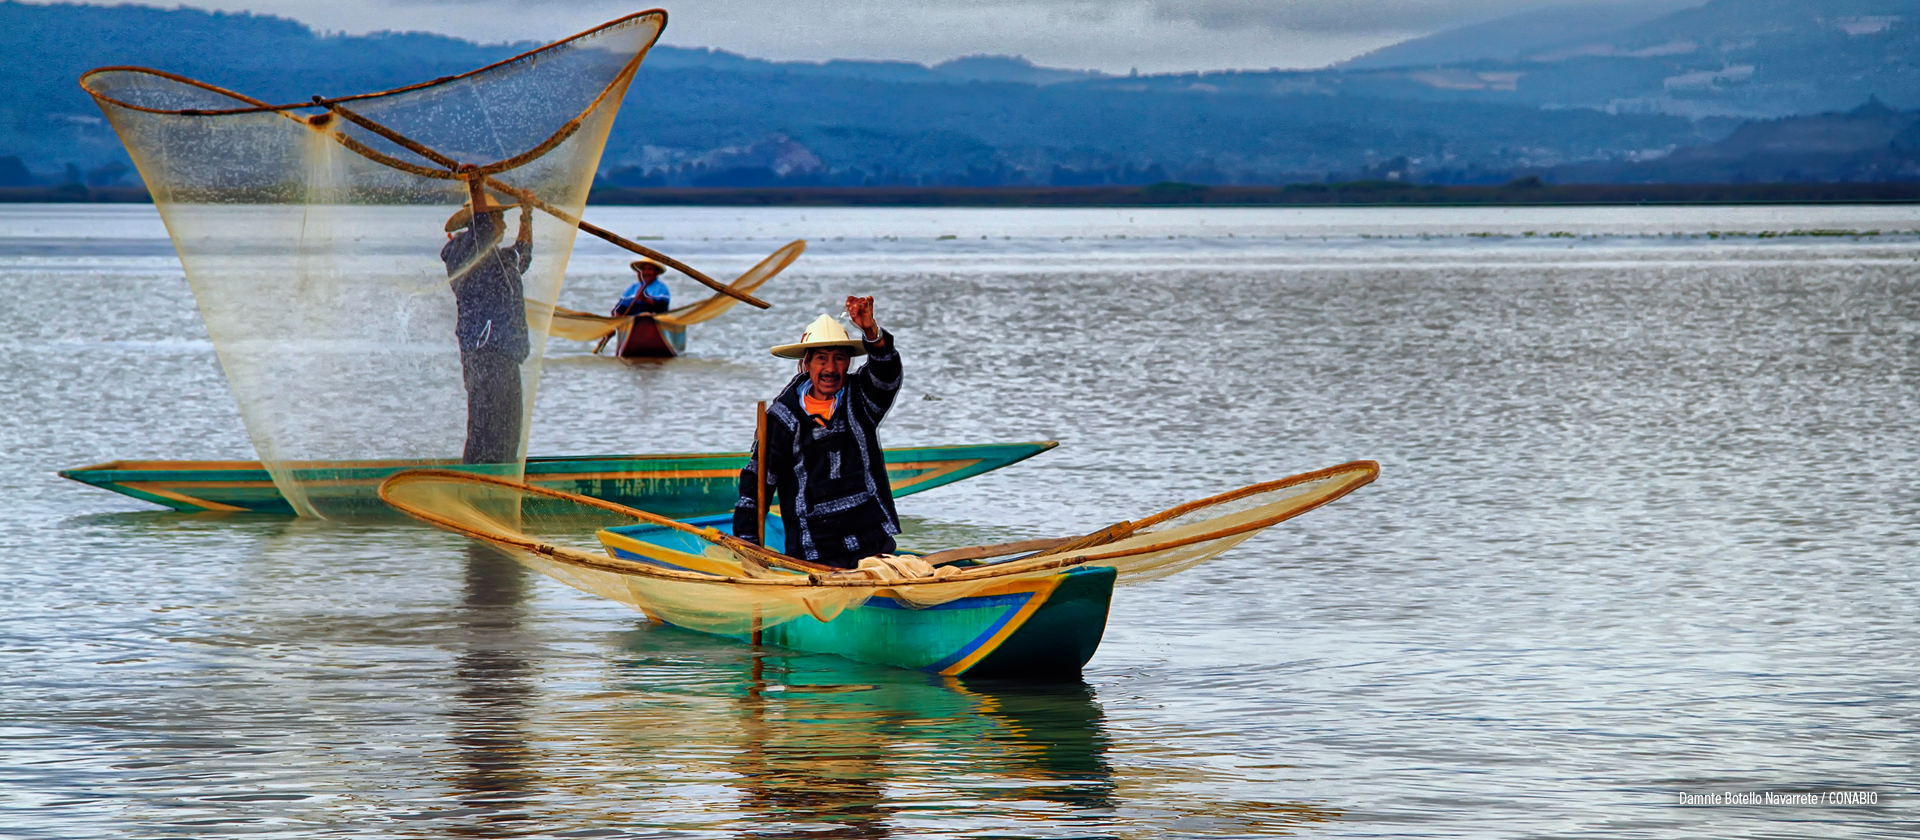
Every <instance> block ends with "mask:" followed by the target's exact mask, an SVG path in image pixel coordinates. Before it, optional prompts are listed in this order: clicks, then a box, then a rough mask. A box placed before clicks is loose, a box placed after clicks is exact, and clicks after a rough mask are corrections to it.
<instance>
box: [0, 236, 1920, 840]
mask: <svg viewBox="0 0 1920 840" xmlns="http://www.w3.org/2000/svg"><path fill="white" fill-rule="evenodd" d="M590 215H591V216H593V217H594V221H597V222H598V223H600V224H602V225H605V226H608V227H611V228H613V229H615V230H619V231H621V232H623V233H627V234H630V235H647V236H659V237H662V241H661V242H660V243H658V244H659V246H660V247H661V248H662V249H663V250H666V251H668V252H670V253H674V254H676V255H678V256H680V257H682V258H683V259H687V260H688V261H690V262H693V263H695V264H696V265H700V266H703V267H705V268H706V269H707V270H708V271H709V272H711V273H715V274H731V273H733V272H737V271H739V270H742V269H744V268H745V267H746V266H748V265H750V264H752V262H754V261H755V260H756V259H757V258H758V257H759V256H760V255H763V254H765V253H766V252H768V251H771V250H772V249H773V248H774V247H776V246H777V245H778V244H780V243H781V242H784V241H786V240H788V239H793V238H807V239H809V240H810V241H811V242H812V246H811V247H810V249H809V250H808V252H807V256H806V257H804V258H803V259H802V261H801V262H800V263H798V264H797V265H796V266H795V267H794V268H793V269H792V270H790V271H789V272H788V274H787V275H785V276H783V277H781V278H780V279H778V280H776V281H774V282H773V283H772V284H771V285H769V286H768V287H767V288H766V289H765V290H764V291H763V295H764V296H765V297H766V298H768V299H769V300H770V301H772V302H773V303H774V304H775V306H776V309H775V310H773V311H772V312H766V313H761V312H756V311H753V310H749V309H746V308H744V307H741V308H736V309H735V310H734V311H733V312H731V313H729V314H728V315H727V316H726V317H725V318H723V319H721V320H719V321H715V322H712V323H709V324H705V325H702V326H701V327H699V328H697V330H696V331H694V332H693V334H692V335H691V338H690V349H691V351H692V352H691V355H690V356H689V357H688V358H683V359H680V360H675V361H672V362H668V363H643V364H628V363H622V362H617V361H613V360H609V359H604V358H595V357H593V356H591V355H589V354H588V353H587V348H586V347H585V346H582V345H574V344H568V343H565V342H555V343H554V344H553V346H551V347H550V348H549V350H548V357H549V362H548V367H547V373H546V377H545V379H544V381H543V383H542V387H541V391H540V396H539V407H538V410H537V412H536V418H535V424H534V429H533V443H532V449H533V451H534V452H536V453H541V454H561V453H587V452H630V451H703V450H730V449H740V448H743V447H744V445H745V444H746V442H747V440H748V438H749V436H750V434H751V430H752V425H753V424H752V420H751V409H752V404H753V401H754V400H756V399H763V398H766V397H768V396H770V395H772V394H773V393H774V391H775V389H776V388H777V387H778V386H779V385H780V384H781V383H782V382H784V381H785V379H786V377H787V373H788V370H789V368H788V367H787V364H786V363H782V362H780V361H779V360H776V359H773V358H771V357H769V356H767V355H766V354H765V350H764V348H765V347H767V346H769V345H771V344H774V343H778V342H784V341H788V340H791V336H792V335H793V334H795V333H797V331H798V330H799V328H800V327H801V326H802V325H803V324H804V323H806V322H807V321H809V320H811V319H812V317H813V316H814V315H815V314H817V313H818V312H820V311H826V310H828V309H829V308H832V307H833V306H834V301H836V300H838V299H839V298H841V297H843V296H844V295H846V294H849V293H872V294H876V295H877V296H878V297H879V315H880V319H881V321H882V322H883V323H885V324H886V325H887V326H888V327H889V328H891V329H892V330H894V331H895V332H896V333H897V335H898V337H899V341H900V345H901V347H902V349H903V351H904V352H905V354H906V359H907V364H908V373H907V377H908V379H907V386H906V387H907V391H906V393H905V395H904V398H903V400H902V402H901V403H900V405H899V407H898V409H897V410H896V413H895V415H894V416H893V417H891V418H890V419H889V421H888V424H887V426H886V427H885V433H884V434H885V437H886V440H887V441H888V443H889V444H890V445H908V444H936V443H961V442H974V441H993V440H1031V439H1056V440H1059V441H1061V442H1062V446H1061V447H1060V448H1059V449H1058V450H1055V451H1053V452H1050V453H1047V454H1045V455H1042V456H1040V457H1038V458H1035V459H1033V460H1031V461H1028V462H1025V463H1022V464H1019V465H1017V466H1015V467H1012V468H1008V469H1005V470H1002V471H1000V472H997V473H993V474H990V475H987V476H983V477H981V478H977V479H973V480H970V481H967V482H963V483H961V484H958V485H955V486H952V487H948V488H944V489H941V490H937V491H934V492H931V493H927V494H924V495H919V496H914V497H911V498H909V499H906V500H903V502H902V504H901V509H902V512H903V514H905V515H906V516H907V517H908V518H909V520H910V521H909V526H910V528H911V529H912V530H913V535H912V541H913V542H915V543H916V544H918V545H921V546H933V545H950V544H955V543H959V542H966V541H984V540H1000V539H1017V538H1023V537H1031V536H1049V535H1058V534H1066V533H1073V532H1079V531H1085V530H1089V529H1092V528H1095V527H1098V526H1101V525H1105V524H1108V523H1110V522H1112V521H1115V520H1119V519H1129V518H1138V517H1139V516H1141V515H1144V514H1146V513H1149V512H1152V511H1154V510H1158V509H1161V508H1165V507H1168V506H1170V505H1173V504H1176V503H1179V502H1182V501H1185V500H1188V499H1192V498H1197V497H1200V496H1203V495H1207V494H1210V493H1214V492H1218V491H1221V490H1224V489H1228V488H1231V487H1234V486H1238V485H1241V484H1245V483H1250V482H1253V481H1259V480H1265V479H1270V478H1275V477H1279V476H1283V475H1288V474H1292V473H1295V472H1300V471H1304V470H1308V469H1314V468H1318V467H1323V466H1328V465H1331V464H1334V463H1338V462H1341V461H1346V460H1350V459H1355V458H1372V459H1376V460H1378V461H1380V462H1381V464H1382V466H1383V473H1382V476H1381V479H1380V481H1379V482H1378V483H1376V484H1374V485H1372V486H1370V487H1367V488H1364V489H1363V490H1361V491H1360V492H1358V493H1356V494H1355V495H1354V496H1352V497H1349V498H1348V499H1346V500H1344V501H1342V502H1339V503H1338V504H1335V505H1333V506H1331V507H1328V508H1325V509H1323V510H1320V511H1316V512H1314V513H1312V514H1310V515H1308V516H1306V517H1303V518H1301V519H1299V520H1296V521H1294V522H1291V523H1288V524H1286V525H1284V526H1282V527H1280V528H1277V529H1275V530H1273V531H1270V532H1268V533H1267V534H1265V535H1263V536H1261V537H1259V538H1257V539H1255V540H1254V541H1252V542H1249V543H1248V544H1246V545H1245V546H1244V547H1242V548H1241V549H1239V550H1237V551H1235V552H1233V553H1231V554H1229V555H1227V556H1225V557H1223V558H1221V559H1219V560H1216V561H1214V562H1213V563H1210V564H1209V565H1206V566H1203V567H1201V568H1199V569H1196V570H1194V571H1191V572H1188V573H1185V574H1182V575H1179V576H1176V577H1173V578H1169V579H1166V580H1162V581H1157V582H1153V583H1150V584H1144V585H1140V586H1137V587H1130V588H1123V589H1121V590H1119V591H1118V592H1117V593H1116V596H1115V604H1114V612H1113V616H1112V622H1111V625H1110V628H1109V631H1108V633H1107V638H1106V642H1105V644H1104V645H1103V646H1102V647H1101V650H1100V652H1099V654H1098V655H1097V656H1096V657H1095V658H1094V660H1093V662H1092V664H1091V665H1090V666H1089V668H1088V671H1087V673H1086V675H1085V679H1084V680H1083V681H1081V682H1075V683H1069V684H1066V685H1052V686H1028V685H1019V684H1013V685H1009V684H996V683H979V682H964V683H963V682H955V681H944V680H941V679H937V678H930V677H927V676H924V675H920V674H916V673H910V672H903V671H894V670H888V669H876V668H870V667H866V666H861V665H857V664H855V663H851V662H847V661H842V660H838V659H835V658H832V657H817V656H795V655H787V654H783V653H780V652H777V651H765V652H763V653H760V654H756V653H755V652H753V651H751V650H749V649H747V648H745V647H742V646H736V645H733V644H729V643H723V642H718V641H714V640H710V639H707V638H703V637H700V636H696V635H693V634H688V633H684V632H680V631H676V630H671V629H659V628H653V627H649V626H648V625H647V624H646V623H645V622H644V620H643V619H641V617H639V616H638V615H636V614H634V613H632V612H630V611H628V610H626V609H625V608H624V607H620V606H618V605H615V604H612V603H609V602H605V601H601V600H596V599H594V598H593V597H591V596H587V595H584V594H581V593H578V592H575V591H574V590H572V589H569V588H567V587H565V586H563V585H561V584H558V583H555V582H553V581H550V580H548V579H546V578H543V577H540V576H537V575H532V574H529V573H525V572H522V571H521V570H520V568H519V567H518V566H517V565H515V564H514V563H512V562H511V561H509V560H505V559H503V558H501V557H498V556H495V555H494V554H492V553H491V550H490V549H485V548H481V547H477V546H474V545H470V544H468V543H466V542H464V541H462V540H461V539H459V538H456V537H452V536H448V535H445V534H442V533H440V532H437V531H432V530H428V529H423V528H419V527H412V526H403V525H343V524H336V523H328V522H317V521H299V520H291V519H276V518H268V517H244V516H239V517H235V516H226V517H222V516H186V515H179V514H172V513H165V512H159V511H155V510H153V509H152V508H150V507H149V506H146V505H144V504H143V503H140V502H137V501H134V500H131V499H126V498H122V497H119V496H115V495H112V494H108V493H104V492H101V491H96V490H92V489H90V488H87V487H84V486H82V485H79V484H74V483H71V482H67V481H64V480H62V479H59V478H57V477H55V476H54V475H53V472H54V471H55V470H57V469H60V468H63V467H71V466H78V465H82V464H89V463H95V462H99V461H105V460H110V459H115V458H141V457H147V458H247V457H251V454H252V453H251V449H250V447H249V445H248V443H247V439H246V435H245V433H244V431H243V429H242V428H241V425H240V422H239V418H238V414H237V411H236V410H235V408H234V406H233V402H232V399H231V397H230V396H229V394H228V392H227V389H226V383H225V380H224V378H223V377H222V375H221V372H220V370H219V367H218V365H217V363H216V361H215V359H214V355H213V352H212V348H211V346H210V345H209V343H208V342H207V339H206V334H205V331H204V329H203V328H202V327H201V326H200V322H199V318H198V315H197V313H196V311H195V308H194V305H193V301H192V298H191V295H190V294H189V292H188V289H187V286H186V283H185V281H184V279H183V278H182V276H181V274H180V270H179V264H178V262H177V261H176V260H175V259H174V257H173V255H172V250H171V247H170V245H169V244H168V242H167V241H166V239H165V234H164V231H163V230H161V228H160V226H159V224H158V220H157V218H156V217H154V216H153V214H152V213H151V211H150V210H148V209H146V208H117V207H98V208H95V207H21V206H6V207H3V208H0V292H3V293H4V295H5V300H6V301H7V302H6V304H5V305H4V306H0V350H3V351H4V352H0V421H4V422H0V442H4V444H5V451H6V452H8V453H9V455H10V457H9V458H7V459H6V461H5V462H4V464H0V486H4V489H5V490H6V491H7V498H8V500H9V504H8V505H6V506H5V507H4V508H0V525H3V526H4V527H0V547H4V548H5V549H6V556H7V558H8V562H7V563H6V564H5V566H4V567H3V568H0V593H4V594H3V595H0V597H3V598H4V604H5V610H4V613H0V616H3V617H4V620H3V621H0V651H4V653H0V733H3V734H4V738H5V742H4V743H5V748H4V750H0V835H6V836H19V837H47V838H56V837H57V838H69V837H108V836H112V837H216V836H247V837H312V836H317V835H322V834H325V835H332V836H379V837H415V836H418V837H447V836H468V837H521V836H555V837H626V836H638V837H687V838H704V837H885V836H913V837H1124V838H1135V837H1138V838H1149V837H1164V836H1221V837H1251V836H1277V835H1289V834H1297V835H1303V836H1329V837H1333V836H1338V837H1349V836H1431V837H1605V838H1616V837H1900V836H1913V835H1914V834H1915V833H1916V832H1920V798H1916V797H1920V791H1916V787H1917V786H1920V769H1917V768H1916V767H1915V763H1914V762H1915V756H1916V755H1917V754H1920V736H1917V735H1916V726H1917V725H1920V689H1917V688H1916V686H1915V676H1916V673H1920V646H1917V645H1916V643H1915V642H1916V630H1915V627H1914V623H1915V620H1916V617H1917V616H1920V571H1917V570H1916V569H1917V567H1916V564H1915V562H1914V561H1915V560H1916V559H1920V548H1917V547H1916V544H1917V543H1920V461H1917V456H1920V432H1917V431H1916V428H1915V423H1914V417H1915V414H1916V411H1917V410H1920V399H1916V394H1920V296H1917V295H1916V292H1917V291H1920V289H1916V285H1917V283H1920V234H1916V233H1915V231H1917V230H1920V208H1871V207H1868V208H1833V207H1829V208H1684V209H1646V208H1629V209H1580V210H1543V209H1525V210H1519V209H1417V210H1407V209H1379V210H1341V209H1314V210H1230V209H1219V210H1153V211H1147V210H1119V211H1112V210H1048V211H1004V210H993V211H975V210H751V211H740V210H730V209H713V210H700V209H691V210H690V209H643V208H633V209H597V210H595V211H594V212H593V213H591V214H590ZM1816 232H1818V233H1819V235H1815V233H1816ZM1780 233H1785V234H1789V235H1784V236H1780V235H1774V234H1780ZM625 262H626V259H625V258H624V257H623V256H621V255H620V254H619V253H616V252H614V251H613V250H611V249H608V248H605V247H603V246H599V245H598V244H592V243H583V244H582V246H581V247H580V249H579V251H578V252H577V254H576V257H575V261H574V265H573V270H572V274H571V277H570V279H569V281H568V288H567V291H566V293H565V294H564V295H563V300H562V302H563V303H564V304H566V305H569V306H573V307H576V308H581V309H600V308H604V307H605V306H606V305H607V304H608V303H609V302H610V301H611V300H612V299H613V297H614V296H616V295H617V293H618V291H619V290H620V288H621V287H623V286H624V285H625V283H626V282H627V278H626V276H625V269H624V264H625ZM675 291H676V294H678V295H681V296H685V297H688V298H690V297H691V296H693V295H695V294H697V293H699V292H700V291H701V290H699V289H698V287H695V286H694V285H692V284H691V283H680V284H678V285H676V287H675ZM1764 791H1774V792H1790V791H1794V792H1809V791H1810V792H1825V791H1868V792H1871V793H1873V794H1874V795H1876V796H1877V800H1878V804H1876V805H1872V806H1865V807H1840V806H1805V805H1735V806H1719V807H1713V806H1686V805H1682V804H1681V796H1682V794H1712V793H1722V794H1724V793H1759V792H1764Z"/></svg>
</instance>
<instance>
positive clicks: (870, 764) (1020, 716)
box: [622, 628, 1114, 838]
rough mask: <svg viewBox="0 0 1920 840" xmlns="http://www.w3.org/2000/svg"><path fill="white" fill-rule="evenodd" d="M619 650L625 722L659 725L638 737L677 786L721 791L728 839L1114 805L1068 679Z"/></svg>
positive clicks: (680, 643) (897, 830)
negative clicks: (631, 710) (634, 701)
mask: <svg viewBox="0 0 1920 840" xmlns="http://www.w3.org/2000/svg"><path fill="white" fill-rule="evenodd" d="M629 650H630V651H632V652H633V653H634V654H636V656H635V657H634V658H633V659H632V660H630V661H628V662H626V663H623V672H624V674H625V675H626V683H625V685H623V686H622V687H623V688H625V689H626V690H628V691H631V692H633V696H635V697H636V698H639V699H638V703H639V704H640V707H639V708H638V709H636V710H635V711H636V713H637V715H638V717H637V719H634V720H633V722H634V723H638V724H640V725H642V726H643V727H645V724H646V722H647V721H649V720H655V721H658V722H659V724H660V725H659V726H658V727H657V728H655V727H647V728H643V729H640V730H636V732H638V733H640V734H641V735H642V736H643V737H644V738H646V739H647V740H648V741H650V743H647V744H645V745H644V746H645V748H646V749H647V750H648V752H649V753H651V754H653V755H656V756H661V757H662V759H663V760H668V761H672V762H675V765H676V769H674V770H673V775H674V776H675V777H678V778H680V779H688V778H698V777H709V778H713V779H715V780H717V781H719V782H720V784H721V785H722V786H723V787H724V788H725V789H726V790H727V791H728V792H729V793H730V794H731V795H730V796H728V797H726V798H727V799H729V800H730V801H728V802H725V803H722V802H718V801H716V802H712V803H710V805H711V807H712V808H713V809H714V810H716V811H720V812H724V813H725V814H726V817H724V818H722V825H720V826H715V827H723V828H730V829H732V830H735V831H738V832H739V833H740V835H741V836H746V837H762V838H771V837H792V836H802V835H804V836H807V837H836V838H878V837H888V836H892V835H896V834H898V835H911V834H914V833H916V832H915V831H914V830H913V829H914V827H915V825H916V823H919V822H921V821H923V820H938V821H939V822H940V823H942V824H947V823H951V822H952V821H953V820H954V819H956V818H957V819H962V820H966V819H968V818H972V819H976V820H980V821H981V822H980V825H981V826H982V827H986V826H992V825H999V826H1002V827H1004V825H1005V823H1006V822H1007V820H1008V819H1009V818H1012V819H1015V820H1017V821H1022V822H1024V821H1026V820H1029V819H1031V820H1034V821H1036V822H1038V821H1045V820H1058V819H1060V818H1062V817H1071V816H1072V815H1073V813H1074V812H1101V811H1107V810H1109V809H1112V808H1113V807H1114V805H1113V792H1114V782H1113V771H1112V767H1111V764H1110V762H1109V761H1108V759H1107V750H1108V747H1109V737H1108V735H1107V732H1106V727H1105V723H1104V716H1103V713H1102V711H1101V708H1100V704H1099V702H1098V699H1097V697H1096V695H1095V692H1094V689H1093V688H1092V687H1091V686H1089V685H1087V684H1086V683H1084V682H1081V681H1078V680H1075V681H1073V682H1069V683H1063V684H1058V685H1032V684H1019V683H1004V682H978V681H976V682H964V683H963V682H960V681H957V680H952V679H947V678H941V677H934V676H931V675H926V674H921V673H917V672H912V671H902V670H898V669H891V668H877V667H872V666H866V665H862V664H860V663H856V662H851V661H848V660H844V659H840V658H838V657H831V656H814V655H806V654H796V653H791V652H788V651H781V650H778V649H771V648H768V649H761V650H753V649H750V648H747V647H744V646H732V645H728V644H727V643H724V642H718V641H716V640H711V639H706V638H702V637H698V636H695V635H694V634H691V633H686V632H683V631H679V630H674V629H671V628H648V629H646V630H643V631H640V632H637V633H635V634H633V636H632V637H631V640H630V644H629ZM669 721H670V722H669ZM680 762H690V763H688V764H683V763H680ZM694 765H698V766H694Z"/></svg>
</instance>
